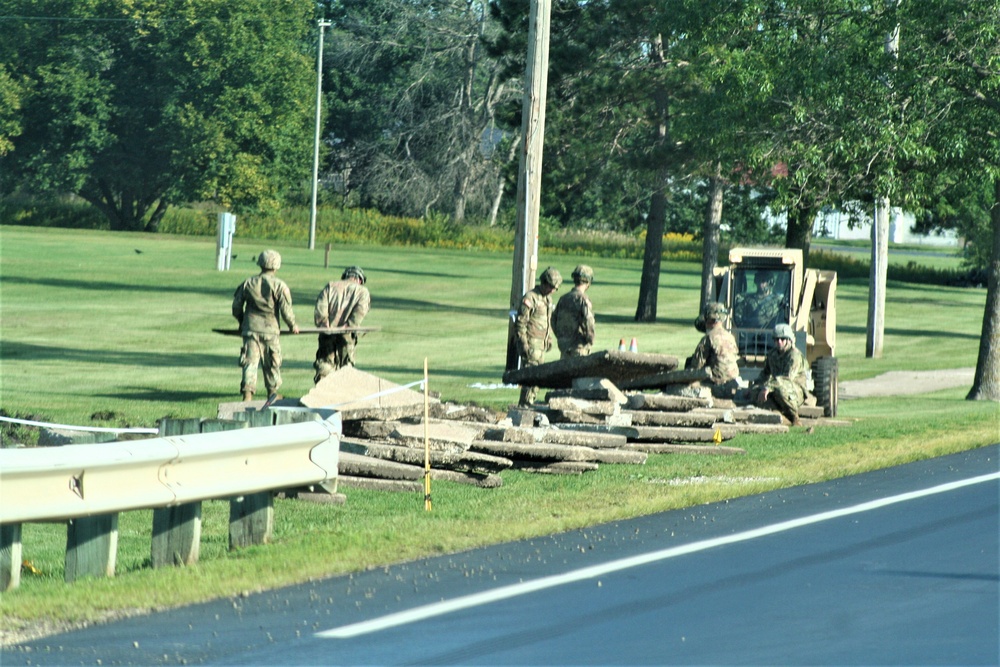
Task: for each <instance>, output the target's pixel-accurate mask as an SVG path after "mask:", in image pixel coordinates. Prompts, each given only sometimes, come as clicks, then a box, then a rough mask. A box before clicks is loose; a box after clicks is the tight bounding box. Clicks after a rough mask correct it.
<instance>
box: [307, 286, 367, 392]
mask: <svg viewBox="0 0 1000 667" xmlns="http://www.w3.org/2000/svg"><path fill="white" fill-rule="evenodd" d="M366 282H367V279H366V278H365V272H364V271H362V270H361V267H360V266H349V267H347V268H346V269H344V273H343V274H341V276H340V280H337V281H333V282H330V283H327V285H326V287H324V288H323V291H321V292H320V293H319V296H318V297H317V298H316V310H315V312H314V314H313V321H314V322H315V323H316V326H317V327H323V328H327V327H357V326H361V321H362V320H364V319H365V315H367V314H368V310H369V309H370V308H371V294H370V293H369V292H368V288H367V287H365V283H366ZM357 344H358V334H356V333H354V332H351V333H345V334H320V335H319V347H318V348H317V350H316V361H314V362H313V368H315V369H316V375H314V376H313V382H319V381H320V380H322V379H323V378H324V377H326V376H327V375H329V374H330V373H332V372H334V371H335V370H337V369H338V368H343V367H344V366H353V365H354V349H355V347H356V346H357Z"/></svg>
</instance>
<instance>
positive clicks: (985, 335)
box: [966, 178, 1000, 401]
mask: <svg viewBox="0 0 1000 667" xmlns="http://www.w3.org/2000/svg"><path fill="white" fill-rule="evenodd" d="M990 221H991V223H992V226H993V255H992V257H991V258H990V274H989V283H988V286H987V288H986V310H985V311H984V312H983V332H982V335H981V336H980V337H979V359H978V360H977V361H976V375H975V378H974V379H973V381H972V389H971V390H970V391H969V395H968V396H966V399H967V400H970V401H1000V178H997V179H995V180H994V181H993V208H992V209H991V210H990Z"/></svg>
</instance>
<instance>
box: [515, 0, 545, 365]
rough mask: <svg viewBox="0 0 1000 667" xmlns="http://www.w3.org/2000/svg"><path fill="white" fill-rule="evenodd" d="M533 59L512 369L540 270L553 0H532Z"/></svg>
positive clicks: (524, 134)
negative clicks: (523, 314)
mask: <svg viewBox="0 0 1000 667" xmlns="http://www.w3.org/2000/svg"><path fill="white" fill-rule="evenodd" d="M530 11H531V16H530V18H529V21H528V64H527V68H526V70H525V75H524V100H523V102H522V105H521V142H522V143H521V154H520V158H519V160H518V173H517V225H516V228H515V230H514V265H513V270H512V280H511V288H510V321H509V323H508V327H507V364H506V368H507V370H515V369H517V367H518V363H519V361H520V359H519V357H518V354H517V336H516V328H515V323H514V320H515V318H516V316H517V310H518V307H519V306H520V303H521V298H522V297H523V296H524V293H525V292H527V291H528V290H529V289H531V288H532V287H534V285H535V273H536V271H537V270H538V209H539V207H540V203H541V183H542V147H543V146H544V143H545V141H544V140H545V93H546V88H547V86H548V75H549V17H550V15H551V13H552V2H551V0H531V9H530Z"/></svg>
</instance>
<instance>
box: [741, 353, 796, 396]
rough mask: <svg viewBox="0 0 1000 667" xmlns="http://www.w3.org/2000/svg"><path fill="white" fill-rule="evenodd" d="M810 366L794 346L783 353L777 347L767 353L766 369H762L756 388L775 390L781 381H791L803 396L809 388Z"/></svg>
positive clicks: (755, 384) (755, 383)
mask: <svg viewBox="0 0 1000 667" xmlns="http://www.w3.org/2000/svg"><path fill="white" fill-rule="evenodd" d="M808 370H809V364H808V362H806V358H805V357H804V356H802V353H801V352H799V350H798V348H796V347H795V346H794V345H793V346H792V347H790V348H789V349H788V350H787V351H785V352H782V351H781V350H779V349H778V348H777V347H773V348H771V349H770V350H768V352H767V357H765V359H764V368H763V369H761V372H760V376H758V378H757V381H756V382H754V386H755V387H758V388H760V387H768V388H773V387H774V386H775V382H776V381H778V380H781V379H786V380H791V381H792V383H794V384H795V385H796V386H798V388H799V389H801V390H802V393H803V395H804V394H805V392H806V387H807V377H808V376H807V375H806V372H807V371H808Z"/></svg>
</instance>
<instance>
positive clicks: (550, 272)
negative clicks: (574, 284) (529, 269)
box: [541, 266, 562, 289]
mask: <svg viewBox="0 0 1000 667" xmlns="http://www.w3.org/2000/svg"><path fill="white" fill-rule="evenodd" d="M541 280H542V283H543V284H545V285H550V286H551V287H552V289H559V286H560V285H562V276H561V275H560V274H559V271H558V270H557V269H556V268H554V267H551V266H550V267H549V268H547V269H545V270H544V271H542V278H541Z"/></svg>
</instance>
